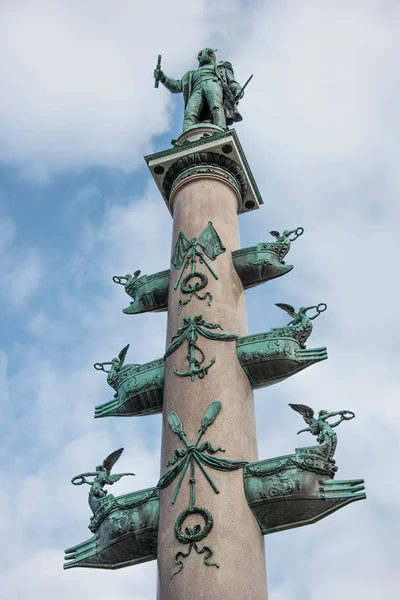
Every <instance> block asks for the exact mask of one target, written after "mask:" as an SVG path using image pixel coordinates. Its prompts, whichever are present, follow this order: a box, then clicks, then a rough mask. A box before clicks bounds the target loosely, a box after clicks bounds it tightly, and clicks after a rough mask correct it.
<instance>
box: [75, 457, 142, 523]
mask: <svg viewBox="0 0 400 600" xmlns="http://www.w3.org/2000/svg"><path fill="white" fill-rule="evenodd" d="M123 451H124V449H123V448H120V449H119V450H115V451H114V452H112V453H111V454H110V455H109V456H107V458H105V459H104V460H103V464H102V465H99V466H98V467H96V471H93V472H90V473H81V474H80V475H76V477H74V478H73V479H71V483H72V484H73V485H83V484H84V483H87V484H88V485H90V490H89V506H90V508H91V509H92V511H93V513H95V512H96V510H97V508H98V505H99V501H100V500H101V499H102V498H104V497H105V496H106V495H107V490H105V489H104V486H105V485H113V484H114V483H116V482H117V481H119V480H120V479H121V478H122V477H126V476H127V475H134V474H135V473H117V474H115V475H111V470H112V468H113V466H114V465H115V463H116V462H117V460H118V459H119V457H120V456H121V454H122V452H123ZM86 477H94V479H93V481H88V480H87V479H86ZM109 497H113V496H112V494H110V496H109Z"/></svg>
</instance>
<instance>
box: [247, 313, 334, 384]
mask: <svg viewBox="0 0 400 600" xmlns="http://www.w3.org/2000/svg"><path fill="white" fill-rule="evenodd" d="M276 306H278V307H279V308H281V309H282V310H285V311H286V312H288V313H289V314H290V315H291V316H292V317H294V318H293V320H292V321H290V323H289V325H287V326H286V327H274V328H272V329H270V331H267V332H266V333H259V334H256V335H248V336H245V337H241V338H238V340H237V343H236V350H237V356H238V359H239V362H240V364H241V365H242V367H243V369H244V371H245V373H246V375H247V376H248V378H249V380H250V383H251V385H252V387H253V388H260V387H266V386H268V385H272V384H274V383H279V382H280V381H283V380H284V379H286V378H287V377H290V376H291V375H294V374H295V373H298V372H299V371H301V370H303V369H305V368H306V367H308V366H310V365H312V364H314V363H316V362H320V361H321V360H325V359H326V358H327V357H328V355H327V351H326V348H325V347H323V348H312V349H309V350H306V349H305V342H306V340H307V339H308V337H309V336H310V334H311V332H312V328H313V325H312V321H313V319H315V318H316V317H317V316H318V315H319V314H320V313H321V312H323V311H325V310H326V304H318V306H308V307H301V308H300V309H299V311H298V312H295V310H294V308H293V307H292V306H291V305H290V304H277V305H276ZM312 309H315V311H316V313H315V315H313V316H312V317H310V316H308V314H307V312H308V311H310V310H312Z"/></svg>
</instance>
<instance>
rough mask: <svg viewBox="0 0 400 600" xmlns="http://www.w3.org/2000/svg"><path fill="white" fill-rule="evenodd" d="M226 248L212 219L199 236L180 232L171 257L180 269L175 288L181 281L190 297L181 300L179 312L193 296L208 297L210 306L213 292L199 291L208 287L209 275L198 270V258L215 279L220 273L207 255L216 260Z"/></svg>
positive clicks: (176, 267)
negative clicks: (188, 269)
mask: <svg viewBox="0 0 400 600" xmlns="http://www.w3.org/2000/svg"><path fill="white" fill-rule="evenodd" d="M225 250H226V248H225V246H224V245H223V244H222V242H221V240H220V237H219V235H218V233H217V232H216V231H215V229H214V227H213V224H212V223H211V221H209V222H208V224H207V226H206V227H205V228H204V229H203V231H202V232H201V233H200V235H199V236H198V237H197V238H195V237H194V238H192V239H191V240H189V239H188V238H187V237H186V235H185V234H184V233H182V231H180V232H179V235H178V239H177V241H176V244H175V250H174V253H173V254H172V258H171V263H172V264H173V266H174V267H175V269H179V273H178V277H177V280H176V282H175V285H174V289H175V290H176V289H177V288H178V285H179V283H180V284H181V288H180V289H181V292H182V294H186V295H187V296H188V297H187V298H186V299H185V300H179V303H178V312H181V310H182V306H184V305H185V304H188V303H189V302H190V301H191V299H192V298H193V296H194V297H195V298H197V299H198V300H206V299H207V298H208V306H210V304H211V301H212V294H211V292H205V294H203V295H201V294H199V292H201V291H202V290H204V288H206V287H207V284H208V277H207V275H205V273H202V272H201V271H199V270H197V259H198V260H199V262H200V264H204V265H205V266H206V267H207V269H208V270H209V272H210V273H211V275H212V276H213V277H214V279H218V275H217V274H216V273H215V271H214V270H213V269H212V267H211V266H210V264H209V262H208V261H207V259H206V256H207V258H209V259H210V260H215V259H216V258H217V256H219V255H220V254H222V253H223V252H225ZM189 265H190V273H189V274H188V275H186V276H185V277H184V278H183V279H182V277H183V274H184V271H185V270H186V269H187V268H188V267H189Z"/></svg>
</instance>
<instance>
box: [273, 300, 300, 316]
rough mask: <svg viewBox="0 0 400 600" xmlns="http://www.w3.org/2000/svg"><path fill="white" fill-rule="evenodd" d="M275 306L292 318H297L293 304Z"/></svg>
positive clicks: (277, 304)
mask: <svg viewBox="0 0 400 600" xmlns="http://www.w3.org/2000/svg"><path fill="white" fill-rule="evenodd" d="M275 306H277V307H278V308H281V309H282V310H284V311H285V312H287V313H288V314H289V315H290V316H291V317H297V314H296V311H295V310H294V308H293V306H292V305H291V304H283V303H280V302H278V303H276V304H275Z"/></svg>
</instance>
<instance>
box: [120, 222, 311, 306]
mask: <svg viewBox="0 0 400 600" xmlns="http://www.w3.org/2000/svg"><path fill="white" fill-rule="evenodd" d="M207 227H208V226H207ZM207 227H206V229H207ZM204 231H205V230H204ZM204 231H203V233H204ZM214 231H215V230H214ZM303 233H304V229H303V227H297V229H290V230H286V229H285V231H283V232H282V233H279V231H270V234H271V235H272V236H273V237H275V238H276V241H275V242H260V243H259V244H257V245H256V246H250V247H249V248H240V249H239V250H233V251H232V261H233V266H234V267H235V271H236V273H237V274H238V276H239V277H240V280H241V282H242V284H243V287H244V289H249V288H252V287H254V286H256V285H261V284H262V283H265V282H266V281H270V280H271V279H275V278H276V277H282V275H285V274H286V273H288V272H289V271H291V270H292V269H293V265H287V264H286V263H285V260H284V259H285V257H286V255H287V254H288V252H289V250H290V248H291V245H292V242H294V241H295V240H297V238H299V237H300V236H301V235H303ZM202 235H203V234H200V236H199V238H197V240H199V239H200V237H202ZM178 241H179V240H178ZM178 241H177V244H178ZM189 243H190V242H189ZM219 244H220V239H219V237H218V239H217V238H215V240H214V242H213V245H214V248H215V247H217V248H218V245H219ZM181 245H182V244H181ZM200 247H201V246H200ZM207 251H208V250H207ZM203 254H205V252H203ZM207 256H208V255H207ZM208 258H210V259H211V260H215V257H214V259H213V258H212V256H208ZM199 262H201V261H199ZM192 270H193V265H192ZM214 275H215V276H216V277H217V279H218V276H217V275H216V273H215V272H214ZM170 277H171V274H170V271H169V270H167V271H160V272H159V273H152V274H151V275H141V271H134V273H133V274H131V273H126V275H115V276H114V277H113V281H114V283H118V284H119V285H122V286H123V287H124V289H125V292H126V293H127V294H128V296H130V297H131V298H132V301H131V303H130V305H129V306H128V307H127V308H124V309H123V312H124V313H125V314H128V315H132V314H140V313H144V312H151V311H154V312H158V311H164V310H167V308H168V291H169V282H170ZM189 277H190V275H189ZM203 277H206V276H205V275H204V273H201V274H200V277H199V281H197V282H196V283H195V284H190V285H187V286H186V288H185V289H182V287H181V291H182V293H186V294H195V293H196V294H198V292H199V291H200V288H199V287H198V286H199V285H200V284H201V283H202V282H204V280H203V279H202V278H203ZM178 284H179V283H178ZM181 285H182V284H181ZM189 288H190V290H189ZM196 288H197V289H196ZM175 289H176V288H175ZM201 289H202V288H201ZM192 297H193V296H192V295H191V296H190V298H189V299H186V300H185V301H182V302H181V303H180V305H179V307H182V306H183V304H184V303H186V304H187V303H188V302H189V301H190V299H191V298H192ZM196 297H197V298H198V299H200V300H205V299H207V298H208V304H209V305H210V303H211V299H210V297H211V293H210V295H209V296H208V295H207V294H205V297H203V296H201V297H199V296H196Z"/></svg>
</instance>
